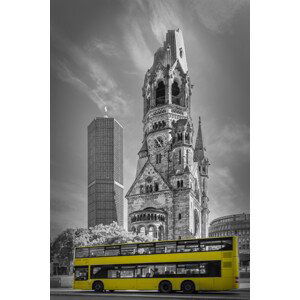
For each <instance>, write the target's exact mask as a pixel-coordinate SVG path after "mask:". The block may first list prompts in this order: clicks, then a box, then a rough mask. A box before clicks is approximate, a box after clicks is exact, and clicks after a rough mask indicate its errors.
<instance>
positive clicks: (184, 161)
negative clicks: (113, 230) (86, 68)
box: [126, 29, 209, 240]
mask: <svg viewBox="0 0 300 300" xmlns="http://www.w3.org/2000/svg"><path fill="white" fill-rule="evenodd" d="M191 89H192V86H191V82H190V78H189V75H188V67H187V61H186V52H185V47H184V41H183V36H182V32H181V30H180V29H177V30H169V31H168V32H167V34H166V41H165V42H164V45H163V47H161V48H159V49H158V50H157V51H156V53H155V55H154V62H153V65H152V67H151V68H150V69H149V70H148V71H147V73H146V75H145V81H144V86H143V89H142V91H143V100H144V116H143V132H144V137H143V142H142V147H141V149H140V151H139V153H138V156H139V159H138V164H137V172H136V178H135V180H134V182H133V184H132V186H131V187H130V189H129V190H128V192H127V195H126V199H127V201H128V230H129V231H133V232H139V233H141V232H142V233H145V234H148V235H152V236H153V237H154V238H156V239H158V240H164V239H165V240H168V239H181V238H186V237H206V235H207V224H208V215H209V209H208V201H209V199H208V197H207V179H208V166H209V161H208V159H207V157H206V154H205V147H204V145H203V139H202V130H201V120H200V118H199V126H198V133H197V136H195V134H194V126H193V122H192V119H191V95H192V92H191ZM195 140H196V142H195V147H194V141H195Z"/></svg>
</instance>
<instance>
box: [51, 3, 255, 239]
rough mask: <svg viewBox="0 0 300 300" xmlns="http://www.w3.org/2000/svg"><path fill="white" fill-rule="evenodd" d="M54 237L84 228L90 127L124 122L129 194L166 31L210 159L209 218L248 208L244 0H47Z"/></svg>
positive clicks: (246, 20)
mask: <svg viewBox="0 0 300 300" xmlns="http://www.w3.org/2000/svg"><path fill="white" fill-rule="evenodd" d="M50 3H51V70H50V79H51V85H50V89H51V95H50V97H51V103H50V107H51V117H50V118H51V124H50V129H51V132H50V137H51V203H50V207H51V238H53V237H55V236H57V235H58V234H59V233H60V232H61V231H63V230H64V229H66V228H77V227H86V226H87V126H88V125H89V123H90V122H91V121H92V120H93V119H94V118H95V117H101V116H103V115H104V107H105V106H107V108H108V115H109V116H111V117H114V118H116V119H117V120H118V121H119V122H120V123H121V124H122V125H123V126H124V132H123V134H124V136H123V141H124V195H125V194H126V192H127V191H128V189H129V188H130V185H131V184H132V183H133V180H134V177H135V172H136V166H137V159H138V155H137V153H138V151H139V149H140V147H141V143H142V117H143V115H142V114H143V99H142V91H141V89H142V86H143V81H144V76H145V73H146V71H147V70H148V69H149V68H150V67H151V66H152V63H153V55H154V53H155V51H156V50H157V49H158V48H159V47H160V46H161V45H162V43H163V41H164V39H165V34H166V32H167V30H168V29H176V28H180V29H181V30H182V32H183V38H184V43H185V48H186V53H187V54H186V55H187V63H188V68H189V75H190V79H191V83H192V84H193V85H194V88H193V94H192V119H193V122H194V125H195V128H196V129H197V123H198V122H197V120H198V117H199V116H201V120H202V132H203V137H204V144H205V147H206V150H207V156H208V158H209V160H210V163H211V165H210V168H209V181H208V196H209V209H210V216H209V221H212V220H213V219H214V218H217V217H220V216H224V215H228V214H235V213H242V212H249V206H250V203H249V201H250V186H249V185H250V155H249V152H250V132H249V129H250V128H249V127H250V68H249V62H250V45H249V42H250V41H249V30H250V29H249V27H250V24H249V23H250V20H249V13H250V8H249V1H247V0H184V1H183V0H163V1H162V0H151V1H146V0H114V1H110V0H51V2H50Z"/></svg>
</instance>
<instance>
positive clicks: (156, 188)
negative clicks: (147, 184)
mask: <svg viewBox="0 0 300 300" xmlns="http://www.w3.org/2000/svg"><path fill="white" fill-rule="evenodd" d="M154 191H155V192H157V191H158V183H157V182H155V183H154Z"/></svg>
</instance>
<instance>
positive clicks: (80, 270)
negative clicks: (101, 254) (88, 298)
mask: <svg viewBox="0 0 300 300" xmlns="http://www.w3.org/2000/svg"><path fill="white" fill-rule="evenodd" d="M88 269H89V268H88V267H87V266H86V267H75V275H74V277H75V280H76V281H81V280H87V279H88Z"/></svg>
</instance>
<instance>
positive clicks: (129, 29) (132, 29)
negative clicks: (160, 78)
mask: <svg viewBox="0 0 300 300" xmlns="http://www.w3.org/2000/svg"><path fill="white" fill-rule="evenodd" d="M123 25H124V24H123ZM125 25H126V26H125ZM125 25H124V26H123V28H124V43H125V47H126V48H127V51H128V53H129V55H130V57H131V59H132V61H133V63H134V64H135V66H136V68H137V69H138V70H140V71H142V72H144V73H145V72H146V71H147V70H148V69H149V68H150V67H151V65H152V61H153V55H152V53H151V51H150V50H149V47H148V45H147V43H146V41H145V39H144V36H143V34H142V31H141V29H140V26H139V25H138V23H137V22H136V21H132V20H130V19H127V20H126V21H125Z"/></svg>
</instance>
